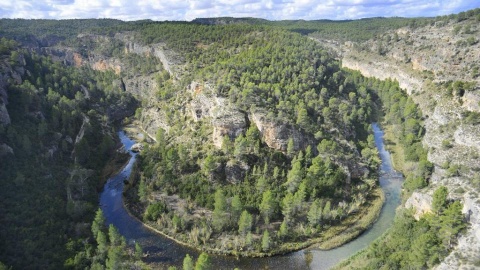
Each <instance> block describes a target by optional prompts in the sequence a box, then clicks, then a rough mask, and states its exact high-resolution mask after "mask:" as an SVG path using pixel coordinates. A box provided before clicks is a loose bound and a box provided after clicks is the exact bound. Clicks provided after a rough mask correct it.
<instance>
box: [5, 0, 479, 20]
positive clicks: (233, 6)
mask: <svg viewBox="0 0 480 270" xmlns="http://www.w3.org/2000/svg"><path fill="white" fill-rule="evenodd" d="M479 7H480V0H261V1H253V0H185V1H182V0H0V18H25V19H79V18H114V19H120V20H127V21H131V20H142V19H151V20H155V21H165V20H169V21H190V20H193V19H195V18H206V17H225V16H228V17H256V18H263V19H268V20H289V19H304V20H318V19H332V20H343V19H360V18H368V17H393V16H399V17H418V16H428V17H431V16H439V15H448V14H452V13H458V12H461V11H466V10H469V9H473V8H479Z"/></svg>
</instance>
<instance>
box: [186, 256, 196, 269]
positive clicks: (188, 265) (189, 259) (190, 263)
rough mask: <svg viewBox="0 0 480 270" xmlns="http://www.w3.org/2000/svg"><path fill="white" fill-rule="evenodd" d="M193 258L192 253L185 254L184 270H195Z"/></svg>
mask: <svg viewBox="0 0 480 270" xmlns="http://www.w3.org/2000/svg"><path fill="white" fill-rule="evenodd" d="M193 269H194V266H193V259H192V257H190V255H188V254H187V255H185V258H184V259H183V270H193Z"/></svg>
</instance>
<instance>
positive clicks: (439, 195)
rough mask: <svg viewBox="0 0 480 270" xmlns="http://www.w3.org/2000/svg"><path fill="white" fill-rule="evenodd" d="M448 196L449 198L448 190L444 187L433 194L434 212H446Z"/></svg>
mask: <svg viewBox="0 0 480 270" xmlns="http://www.w3.org/2000/svg"><path fill="white" fill-rule="evenodd" d="M447 196H448V189H447V188H446V187H444V186H441V187H439V188H438V189H437V190H435V192H434V193H433V200H432V210H433V211H434V212H435V213H441V212H443V211H444V210H445V208H446V206H447V204H448V201H447Z"/></svg>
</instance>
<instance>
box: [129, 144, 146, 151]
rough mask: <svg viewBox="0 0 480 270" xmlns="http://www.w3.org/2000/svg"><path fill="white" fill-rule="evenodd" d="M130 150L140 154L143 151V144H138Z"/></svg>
mask: <svg viewBox="0 0 480 270" xmlns="http://www.w3.org/2000/svg"><path fill="white" fill-rule="evenodd" d="M130 150H131V151H132V152H135V153H137V152H140V151H142V150H143V144H141V143H136V144H134V145H132V146H131V147H130Z"/></svg>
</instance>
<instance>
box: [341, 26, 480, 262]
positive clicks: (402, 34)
mask: <svg viewBox="0 0 480 270" xmlns="http://www.w3.org/2000/svg"><path fill="white" fill-rule="evenodd" d="M458 27H460V28H461V29H466V28H470V27H472V30H471V32H472V33H470V34H468V33H459V34H455V31H453V30H454V28H458ZM478 30H480V29H479V28H478V25H476V24H472V23H471V21H470V20H465V21H463V22H460V23H458V22H453V21H452V20H450V21H447V22H445V21H444V22H442V23H440V24H434V25H427V26H425V27H420V28H416V29H408V28H403V29H399V30H397V31H396V34H397V35H398V37H399V39H398V40H393V41H392V42H389V43H388V44H386V43H384V45H385V46H386V47H385V49H386V52H385V54H384V55H383V56H380V55H378V53H376V52H374V51H373V49H374V46H372V45H373V44H376V43H378V40H371V41H368V42H365V43H363V44H357V45H359V46H358V47H362V48H363V51H356V49H355V46H353V47H352V46H351V47H348V48H346V47H344V48H342V50H343V53H342V56H343V59H342V65H343V66H344V67H348V68H350V69H355V70H358V71H360V72H361V73H362V74H363V75H365V76H372V77H376V78H379V79H386V78H390V79H395V80H397V81H398V82H399V84H400V87H402V88H404V89H406V91H407V93H408V94H409V95H410V97H411V98H412V99H413V100H414V101H415V103H417V104H418V105H419V107H420V108H421V109H422V112H423V114H424V115H425V116H426V119H425V121H424V127H425V131H426V133H425V136H424V138H423V141H422V143H423V145H424V147H425V148H427V149H429V151H428V160H429V161H430V162H432V163H434V165H435V169H434V172H433V174H432V176H431V178H430V185H429V186H428V187H427V188H425V189H422V190H420V191H417V192H414V193H413V194H412V196H411V197H410V198H409V199H408V200H407V202H406V204H405V206H406V207H413V208H415V210H416V214H415V217H416V218H418V217H420V216H421V215H422V214H423V213H425V212H428V211H430V210H431V194H433V192H434V190H435V189H436V188H437V187H438V186H441V185H443V186H447V187H448V188H449V190H450V191H454V190H456V189H457V188H459V187H461V188H462V190H464V192H465V193H464V194H465V195H464V196H460V197H458V196H457V197H458V198H455V199H459V200H461V201H462V203H463V204H464V213H465V214H467V215H469V217H470V218H469V219H468V221H469V227H468V229H467V230H466V231H465V232H463V233H462V235H461V236H460V238H459V239H458V245H457V246H456V247H455V249H454V251H453V252H451V253H450V255H449V256H447V258H445V260H444V261H443V262H441V263H440V265H439V266H437V267H436V268H437V269H473V268H478V267H476V266H475V264H476V263H478V261H477V260H478V258H479V257H480V248H479V247H480V219H479V217H478V209H480V200H478V188H476V187H475V186H472V181H471V178H472V177H473V175H474V174H475V173H476V172H478V169H479V168H480V162H479V160H478V154H479V152H480V138H479V135H478V134H480V130H479V128H478V127H477V126H472V125H465V124H462V122H461V121H462V119H463V117H464V115H465V113H467V112H468V111H477V112H478V111H479V109H480V108H479V107H480V104H479V103H478V101H479V100H480V96H479V94H478V89H479V86H480V76H478V75H475V74H474V72H473V69H472V67H478V66H480V60H479V59H480V43H479V42H476V43H470V44H467V43H466V40H467V38H469V37H470V38H475V39H476V38H477V37H476V36H475V35H476V33H475V32H476V31H478ZM388 34H394V33H393V32H392V33H387V35H388ZM369 51H370V52H369ZM450 81H453V82H454V81H468V82H472V83H473V84H474V86H473V88H472V89H470V90H468V91H466V92H465V94H463V96H462V94H460V95H455V96H454V97H453V98H452V97H451V96H449V95H447V93H448V92H447V90H445V89H444V86H440V87H439V84H438V83H445V82H450ZM475 84H476V85H475ZM440 89H441V90H443V91H439V90H440ZM475 89H476V90H475ZM444 141H448V142H450V145H449V146H448V147H445V146H444V145H443V142H444ZM445 162H449V164H455V165H461V167H462V170H460V171H458V173H457V174H456V175H455V176H452V175H451V174H449V173H447V172H448V170H447V169H443V168H442V164H444V163H445ZM467 194H469V195H467ZM450 195H452V193H450ZM454 195H455V194H454ZM470 211H471V212H470ZM459 255H460V256H459Z"/></svg>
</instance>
